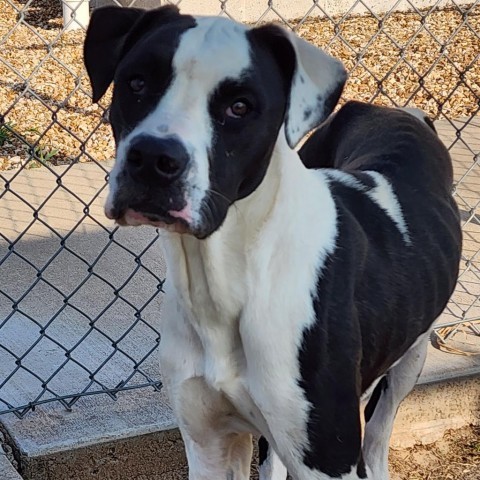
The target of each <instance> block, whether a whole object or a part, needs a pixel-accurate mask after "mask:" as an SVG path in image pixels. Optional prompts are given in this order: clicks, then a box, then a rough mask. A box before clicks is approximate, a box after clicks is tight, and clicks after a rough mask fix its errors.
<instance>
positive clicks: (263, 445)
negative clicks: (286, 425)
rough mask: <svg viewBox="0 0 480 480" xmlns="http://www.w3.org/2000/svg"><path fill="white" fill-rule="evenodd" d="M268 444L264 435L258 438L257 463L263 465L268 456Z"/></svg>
mask: <svg viewBox="0 0 480 480" xmlns="http://www.w3.org/2000/svg"><path fill="white" fill-rule="evenodd" d="M268 449H269V445H268V442H267V439H266V438H265V437H260V438H259V439H258V464H259V465H263V463H264V462H265V460H266V459H267V457H268Z"/></svg>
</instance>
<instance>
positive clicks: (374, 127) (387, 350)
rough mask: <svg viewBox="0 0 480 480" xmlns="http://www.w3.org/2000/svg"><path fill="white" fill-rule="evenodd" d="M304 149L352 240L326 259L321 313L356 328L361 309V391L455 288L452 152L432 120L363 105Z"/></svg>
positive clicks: (350, 108) (342, 113)
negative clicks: (354, 319)
mask: <svg viewBox="0 0 480 480" xmlns="http://www.w3.org/2000/svg"><path fill="white" fill-rule="evenodd" d="M299 153H300V156H301V158H302V161H303V162H304V163H305V165H306V166H307V167H309V168H321V169H324V170H322V171H321V172H322V174H324V175H326V176H327V178H328V179H329V182H330V188H331V190H332V193H333V195H334V197H335V200H336V204H337V210H338V218H339V240H338V243H339V244H340V245H342V246H345V245H347V246H348V247H346V248H345V247H344V248H343V249H341V250H340V251H337V252H335V254H334V255H332V257H331V258H330V261H329V264H328V266H327V269H326V270H325V272H324V275H323V276H322V279H321V284H324V285H329V286H330V287H329V289H328V290H329V293H326V292H324V290H323V287H322V285H321V284H320V285H319V289H318V295H319V300H318V309H319V311H317V315H319V316H324V315H328V312H332V311H335V316H336V317H337V318H338V320H337V324H338V325H339V327H340V328H341V327H345V328H352V325H351V324H350V325H348V324H347V323H348V322H345V320H343V319H342V314H341V312H342V310H343V311H344V313H345V318H352V312H351V309H352V308H353V309H354V310H355V315H354V317H358V320H359V324H360V329H361V332H360V336H361V338H362V369H361V370H362V382H361V383H362V391H363V390H365V389H366V388H367V387H368V386H369V385H370V384H371V382H372V381H373V380H374V378H376V377H377V376H378V374H379V373H381V372H383V371H385V369H387V368H388V367H389V366H390V365H391V364H392V363H393V362H395V361H396V360H397V359H398V358H400V356H401V355H403V354H404V352H405V351H406V350H407V349H408V348H409V347H410V346H411V345H412V344H413V343H414V341H415V339H416V338H417V337H418V336H419V335H420V334H422V333H424V332H425V331H427V330H428V329H429V327H430V326H431V324H432V322H433V321H434V320H435V319H436V318H437V317H438V315H439V314H440V313H441V311H442V310H443V308H444V307H445V305H446V303H447V301H448V299H449V297H450V295H451V293H452V290H453V288H454V285H455V282H456V277H457V273H458V262H459V256H460V251H459V245H460V242H461V240H460V238H461V232H460V227H459V219H458V210H457V207H456V205H455V202H454V200H453V198H452V196H451V191H452V181H453V172H452V163H451V159H450V155H449V154H448V151H447V150H446V148H445V147H444V145H443V144H442V143H441V141H440V140H439V139H438V137H437V135H436V133H435V131H434V130H433V129H432V128H431V126H429V125H428V124H427V123H424V122H423V121H421V120H419V119H418V118H416V117H415V116H413V115H411V114H410V113H407V112H405V111H402V110H400V109H393V108H385V107H378V106H372V105H368V104H363V103H360V102H349V103H347V104H346V105H345V106H344V107H343V108H341V109H340V110H339V111H338V112H337V113H336V114H335V115H332V117H331V118H330V119H329V120H328V121H327V122H325V123H324V124H323V125H322V126H321V127H320V128H319V129H318V130H317V131H316V132H315V133H314V134H313V135H312V136H311V137H310V138H309V140H308V141H307V142H306V143H305V144H304V146H303V147H302V149H301V150H300V152H299ZM334 272H335V274H336V275H337V276H338V277H337V278H338V280H335V277H334ZM339 272H343V273H342V274H340V275H339ZM352 276H353V277H354V278H352ZM346 278H348V280H347V281H346V280H345V279H346ZM346 289H351V302H348V301H346V299H347V298H348V294H346V292H345V290H346ZM333 292H342V294H341V295H339V294H338V293H337V295H334V294H333ZM332 298H333V299H334V300H332ZM335 298H338V301H336V302H335ZM333 303H335V305H333ZM379 342H380V343H381V345H379Z"/></svg>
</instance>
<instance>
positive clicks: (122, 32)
mask: <svg viewBox="0 0 480 480" xmlns="http://www.w3.org/2000/svg"><path fill="white" fill-rule="evenodd" d="M179 15H180V13H179V11H178V8H177V7H175V6H172V5H168V6H164V7H160V8H157V9H155V10H148V11H147V10H142V9H139V8H121V7H103V8H98V9H96V10H94V11H93V13H92V16H91V18H90V23H89V25H88V29H87V35H86V38H85V43H84V47H83V58H84V62H85V67H86V69H87V73H88V77H89V78H90V84H91V85H92V93H93V95H92V98H93V101H94V102H98V101H99V100H100V99H101V98H102V97H103V95H104V94H105V92H106V91H107V88H108V86H109V85H110V83H111V82H112V80H113V77H114V74H115V70H116V68H117V65H118V63H119V62H120V60H121V58H122V57H123V56H124V55H125V53H126V52H127V51H128V49H129V48H130V47H131V46H132V45H133V44H134V43H135V42H136V41H137V40H138V39H139V38H140V37H141V36H142V35H143V33H145V32H147V31H148V28H149V27H150V28H151V26H152V25H153V24H157V23H161V22H162V21H163V22H165V21H168V20H169V19H170V18H172V16H179ZM127 39H128V41H127Z"/></svg>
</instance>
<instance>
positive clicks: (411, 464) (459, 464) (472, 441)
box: [390, 426, 480, 480]
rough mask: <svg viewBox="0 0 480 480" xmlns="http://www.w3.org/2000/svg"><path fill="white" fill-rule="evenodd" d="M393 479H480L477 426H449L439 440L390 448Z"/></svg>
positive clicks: (478, 429) (479, 444) (479, 450)
mask: <svg viewBox="0 0 480 480" xmlns="http://www.w3.org/2000/svg"><path fill="white" fill-rule="evenodd" d="M390 471H391V473H392V480H480V427H478V426H477V427H473V426H472V427H467V428H463V429H461V430H451V431H449V432H447V433H446V434H445V436H444V437H443V438H442V439H441V440H439V441H438V442H436V443H434V444H432V445H427V446H416V447H413V448H409V449H406V450H390Z"/></svg>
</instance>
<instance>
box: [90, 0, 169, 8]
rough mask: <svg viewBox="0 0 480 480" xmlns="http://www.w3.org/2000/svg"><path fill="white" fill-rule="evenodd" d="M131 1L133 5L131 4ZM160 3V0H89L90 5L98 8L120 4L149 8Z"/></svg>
mask: <svg viewBox="0 0 480 480" xmlns="http://www.w3.org/2000/svg"><path fill="white" fill-rule="evenodd" d="M132 3H133V5H132ZM161 5H162V0H135V2H132V0H90V6H91V7H92V8H100V7H107V6H120V7H130V6H132V7H136V8H145V9H147V10H150V9H152V8H158V7H160V6H161Z"/></svg>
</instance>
